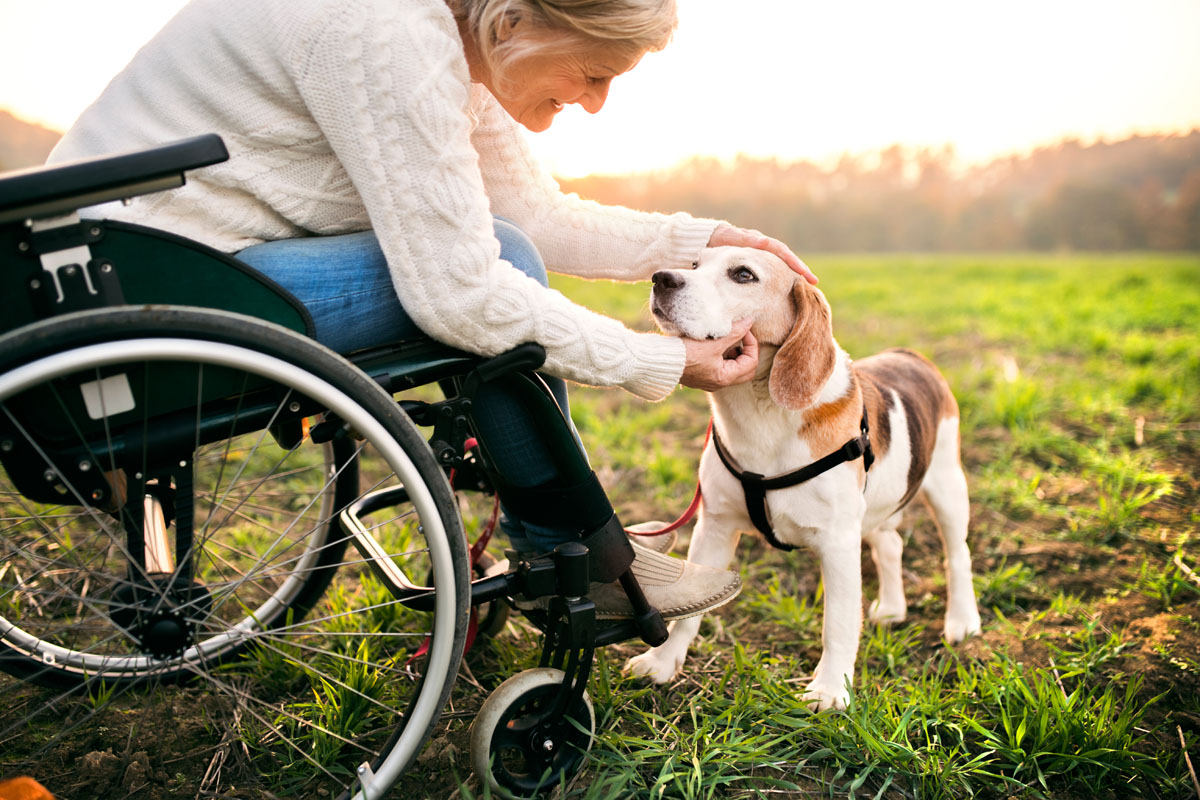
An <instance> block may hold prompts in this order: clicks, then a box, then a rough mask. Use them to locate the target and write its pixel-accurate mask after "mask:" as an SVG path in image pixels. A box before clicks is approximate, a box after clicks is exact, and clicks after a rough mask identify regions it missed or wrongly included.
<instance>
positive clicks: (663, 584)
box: [588, 544, 742, 620]
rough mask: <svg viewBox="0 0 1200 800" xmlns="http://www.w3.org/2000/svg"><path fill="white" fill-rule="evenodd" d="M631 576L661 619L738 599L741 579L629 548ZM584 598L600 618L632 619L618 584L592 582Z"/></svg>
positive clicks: (691, 614) (684, 615)
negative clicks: (586, 598)
mask: <svg viewBox="0 0 1200 800" xmlns="http://www.w3.org/2000/svg"><path fill="white" fill-rule="evenodd" d="M633 551H634V554H635V556H636V557H635V558H634V561H633V567H632V569H633V574H634V575H635V576H637V579H638V584H639V585H640V586H641V587H642V591H643V592H644V593H645V595H646V599H647V600H648V601H650V605H652V606H654V607H655V608H657V609H658V610H659V611H661V612H662V615H663V619H665V620H672V619H686V618H687V617H695V616H698V615H700V614H703V613H705V612H706V611H712V610H713V609H714V608H720V607H721V606H723V605H725V604H726V603H728V602H729V601H730V600H732V599H733V598H735V597H737V596H738V592H740V591H741V590H742V579H741V577H739V576H738V574H737V573H736V572H730V571H729V570H727V569H715V568H713V567H704V566H701V565H699V564H693V563H692V562H690V561H684V560H683V559H681V558H671V557H670V556H667V555H663V554H662V553H656V552H654V551H653V550H648V549H647V548H645V547H642V546H640V545H638V544H634V545H633ZM588 597H589V598H590V599H591V601H592V602H593V603H595V604H596V616H597V617H598V618H600V619H620V618H623V617H631V616H633V608H632V607H631V606H630V605H629V598H628V597H626V596H625V590H624V589H622V588H621V584H620V583H593V584H592V587H591V589H590V590H589V591H588Z"/></svg>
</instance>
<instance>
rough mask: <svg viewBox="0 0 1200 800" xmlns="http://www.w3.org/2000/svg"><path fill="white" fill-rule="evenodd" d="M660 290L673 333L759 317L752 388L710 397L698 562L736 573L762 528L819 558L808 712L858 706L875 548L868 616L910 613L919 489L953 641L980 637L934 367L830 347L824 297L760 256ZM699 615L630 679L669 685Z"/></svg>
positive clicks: (740, 254)
mask: <svg viewBox="0 0 1200 800" xmlns="http://www.w3.org/2000/svg"><path fill="white" fill-rule="evenodd" d="M653 281H654V288H653V290H652V291H651V309H652V311H653V314H654V317H655V319H656V321H657V322H658V325H659V327H660V328H662V330H663V331H664V332H666V333H668V334H674V335H680V336H686V337H689V338H693V339H705V338H718V337H721V336H724V335H727V334H728V333H729V331H730V330H731V327H732V324H733V322H734V321H735V320H739V319H745V318H752V319H753V320H754V324H753V326H752V327H751V332H752V333H753V334H754V336H755V337H756V338H757V339H758V342H759V362H758V370H757V372H756V374H755V376H754V379H753V380H752V381H750V382H748V383H743V384H739V385H737V386H730V387H727V388H724V389H721V390H719V391H716V392H713V393H711V394H710V396H709V397H710V403H711V406H712V412H713V423H714V427H713V430H714V436H713V438H712V439H711V440H710V441H709V443H708V446H707V447H706V448H705V450H704V453H703V455H702V457H701V459H700V485H701V490H702V494H703V500H702V504H701V509H700V517H699V521H698V522H697V523H696V527H695V530H694V531H693V533H692V541H691V546H690V548H689V549H688V560H689V561H695V562H697V563H699V564H705V565H707V566H712V567H720V568H727V567H728V566H729V563H730V562H731V560H732V559H733V555H734V548H735V546H736V545H737V541H738V537H739V536H740V534H741V532H742V531H752V530H754V529H755V528H756V527H759V528H761V527H762V525H764V524H765V525H766V526H767V530H766V531H764V533H765V534H766V535H767V536H768V537H769V538H771V539H772V543H774V544H777V545H781V546H784V547H787V548H791V547H796V546H798V545H805V546H807V547H810V548H811V549H812V550H814V551H815V552H816V555H817V557H818V558H819V560H820V564H821V575H822V578H823V580H824V583H825V607H824V621H823V629H822V633H821V643H822V648H823V650H822V654H821V658H820V660H819V661H818V663H817V667H816V670H815V671H814V673H813V677H812V680H811V682H810V683H809V684H808V686H807V689H806V692H805V694H804V699H805V700H806V701H808V703H809V704H810V706H812V707H813V708H814V709H817V710H824V709H827V708H845V706H846V702H847V700H848V699H849V685H850V681H851V680H852V678H853V675H854V662H855V659H856V657H857V653H858V642H859V636H860V632H861V628H862V574H861V569H860V556H859V554H860V550H861V547H862V543H863V540H866V543H867V544H868V545H869V546H870V548H871V557H872V559H873V560H874V562H875V568H876V571H877V572H878V574H879V597H878V599H876V600H875V601H874V602H873V603H871V606H870V608H869V610H868V611H867V616H868V618H869V619H870V620H871V621H872V622H876V623H891V622H899V621H901V620H903V619H904V616H905V613H906V609H907V606H906V602H905V598H904V587H903V585H902V580H901V575H900V556H901V550H902V548H903V544H902V542H901V539H900V534H899V533H897V532H896V527H897V525H898V523H899V521H900V517H901V512H902V511H903V509H904V508H905V506H907V505H908V504H909V502H910V501H911V500H912V499H913V497H915V496H916V494H917V493H918V492H923V493H924V495H925V497H926V498H927V499H928V501H929V504H930V506H931V507H932V508H933V511H934V514H935V516H936V518H937V522H938V526H939V528H940V532H941V537H942V544H943V546H944V548H945V556H946V559H945V567H946V585H947V593H948V598H947V602H946V615H945V629H944V636H945V638H946V639H947V640H948V641H949V642H951V643H956V642H959V641H961V640H962V639H964V638H965V637H967V636H970V635H971V634H974V633H977V632H978V631H979V629H980V620H979V610H978V608H977V606H976V603H975V591H974V587H973V585H972V579H971V553H970V550H969V549H968V547H967V520H968V515H969V502H968V498H967V481H966V476H965V475H964V474H963V469H962V464H961V461H960V459H959V435H958V404H957V403H956V402H955V400H954V395H953V394H952V393H951V391H950V387H949V386H948V385H947V384H946V381H945V379H944V378H943V377H942V376H941V374H940V373H939V372H938V371H937V368H936V367H934V366H933V364H931V363H930V362H929V361H928V360H926V359H925V358H924V357H922V356H920V355H918V354H916V353H914V352H912V351H909V350H901V349H895V350H888V351H886V352H883V353H880V354H878V355H874V356H871V357H870V358H865V359H862V360H859V361H853V362H852V361H851V359H850V357H849V356H848V355H847V354H846V352H845V351H844V350H842V349H841V348H840V347H839V346H838V344H837V342H836V341H835V340H834V338H833V326H832V321H831V320H832V318H831V314H830V310H829V304H828V303H827V302H826V301H825V297H824V296H823V295H822V294H821V292H820V291H819V290H817V289H816V288H815V287H813V286H811V285H809V284H808V282H807V281H805V280H804V279H803V278H801V277H799V276H798V275H796V274H795V273H794V272H792V270H791V269H789V268H788V266H787V265H786V264H784V263H783V262H782V261H781V260H780V259H778V258H776V257H775V256H774V255H771V254H770V253H767V252H765V251H762V250H755V249H749V248H740V247H716V248H710V249H708V250H705V251H704V253H703V254H702V255H701V257H700V260H699V261H698V262H696V263H695V264H693V269H692V270H663V271H661V272H657V273H655V275H654V278H653ZM718 441H719V442H720V445H721V446H722V447H721V449H723V450H724V452H723V453H719V452H718V446H717V442H718ZM868 441H869V447H868V446H866V445H867V443H868ZM856 443H857V444H856ZM871 456H873V457H874V458H873V463H870V462H871V458H870V457H871ZM814 463H815V464H816V466H815V467H809V465H814ZM868 466H869V470H868ZM798 468H800V469H801V471H802V472H805V473H806V475H805V477H808V479H807V480H804V481H803V482H800V483H793V484H792V485H788V486H786V488H773V487H775V486H778V485H781V484H784V483H786V481H775V482H772V480H771V478H768V479H767V481H766V482H764V481H762V480H761V478H762V476H779V475H781V474H786V473H791V472H793V471H796V470H798ZM814 471H815V472H819V474H816V475H815V476H812V473H813V472H814ZM735 473H737V474H735ZM739 475H740V476H741V477H739ZM747 475H749V476H750V482H749V483H744V480H745V478H746V476H747ZM755 478H758V479H760V480H759V484H754V483H753V481H754V479H755ZM756 485H757V486H758V489H759V490H758V491H755V486H756ZM764 486H765V490H763V487H764ZM744 487H747V488H749V489H751V491H746V489H745V488H744ZM755 495H760V497H759V499H758V500H757V501H756V499H755ZM756 505H757V506H758V507H757V508H756ZM756 519H757V521H758V522H759V524H758V525H756V524H755V521H756ZM700 619H701V618H700V617H693V618H691V619H686V620H679V621H676V622H673V623H671V633H670V637H669V638H668V639H667V641H666V642H665V643H664V644H662V645H660V646H658V647H655V648H653V649H652V650H649V651H647V652H645V653H642V654H641V655H638V656H635V657H634V658H632V659H630V660H629V663H628V664H627V665H626V666H627V669H629V670H630V671H631V672H632V673H633V674H634V675H637V676H644V677H648V678H650V679H651V680H653V681H654V682H655V683H665V682H667V681H669V680H671V679H672V678H673V677H674V676H675V675H676V674H677V673H678V672H679V671H680V669H681V667H682V666H683V661H684V658H685V657H686V655H687V649H688V646H689V645H690V644H691V642H692V640H693V639H694V638H695V636H696V633H697V632H698V631H699V629H700Z"/></svg>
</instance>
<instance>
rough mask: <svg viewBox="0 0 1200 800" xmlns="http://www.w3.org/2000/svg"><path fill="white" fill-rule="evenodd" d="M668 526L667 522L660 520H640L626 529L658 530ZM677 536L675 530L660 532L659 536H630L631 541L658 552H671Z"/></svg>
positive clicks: (638, 530) (637, 530) (636, 530)
mask: <svg viewBox="0 0 1200 800" xmlns="http://www.w3.org/2000/svg"><path fill="white" fill-rule="evenodd" d="M665 527H667V523H665V522H658V521H657V520H656V521H654V522H639V523H638V524H637V525H630V526H629V527H628V528H626V529H625V530H627V531H634V532H640V531H658V530H662V529H663V528H665ZM677 538H678V537H677V536H676V532H675V531H671V532H670V533H660V534H658V535H657V536H630V537H629V541H631V542H633V543H634V544H640V545H641V546H642V547H644V548H646V549H647V550H653V551H654V552H656V553H669V552H671V548H672V547H674V546H675V540H676V539H677Z"/></svg>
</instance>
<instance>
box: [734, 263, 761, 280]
mask: <svg viewBox="0 0 1200 800" xmlns="http://www.w3.org/2000/svg"><path fill="white" fill-rule="evenodd" d="M729 280H731V281H733V282H734V283H754V282H755V281H757V280H758V276H757V275H755V274H754V273H753V272H751V271H750V270H749V268H747V267H734V268H733V269H731V270H729Z"/></svg>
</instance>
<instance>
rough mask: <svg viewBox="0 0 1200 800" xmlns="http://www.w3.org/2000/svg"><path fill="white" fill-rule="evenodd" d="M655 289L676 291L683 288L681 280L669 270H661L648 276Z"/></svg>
mask: <svg viewBox="0 0 1200 800" xmlns="http://www.w3.org/2000/svg"><path fill="white" fill-rule="evenodd" d="M650 281H651V283H653V284H654V288H655V289H678V288H679V287H680V286H683V278H681V277H679V276H678V275H676V274H675V273H674V272H672V271H671V270H667V269H662V270H659V271H658V272H656V273H654V274H653V275H651V276H650Z"/></svg>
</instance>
